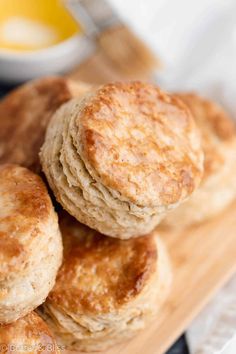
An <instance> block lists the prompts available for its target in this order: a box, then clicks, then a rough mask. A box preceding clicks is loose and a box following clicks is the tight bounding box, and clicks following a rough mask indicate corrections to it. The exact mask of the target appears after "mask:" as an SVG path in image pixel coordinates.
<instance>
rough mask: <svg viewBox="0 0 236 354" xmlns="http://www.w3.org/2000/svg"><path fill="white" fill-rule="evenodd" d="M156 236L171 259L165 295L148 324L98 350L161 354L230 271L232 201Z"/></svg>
mask: <svg viewBox="0 0 236 354" xmlns="http://www.w3.org/2000/svg"><path fill="white" fill-rule="evenodd" d="M160 235H161V237H162V239H163V240H164V242H165V243H166V245H167V247H168V250H169V252H170V256H171V260H172V266H173V273H174V276H173V286H172V291H171V294H170V295H169V298H168V300H167V302H166V303H165V305H164V306H163V307H162V309H161V311H160V312H159V316H158V317H157V319H156V322H155V323H154V324H153V325H152V326H150V327H149V328H147V329H146V330H145V331H143V332H142V333H140V334H139V335H138V336H137V337H136V338H134V339H133V340H131V341H129V342H127V343H124V344H122V345H120V346H117V347H114V348H111V349H110V350H108V351H106V352H104V354H140V353H145V354H163V353H165V351H166V350H168V349H169V347H170V346H171V345H172V344H173V342H174V341H175V340H176V339H177V338H178V337H179V335H181V333H182V332H183V331H184V330H186V328H187V327H188V325H189V324H190V323H191V321H192V320H193V319H194V317H195V316H196V315H197V314H198V313H199V311H200V310H201V309H202V308H203V307H204V305H206V304H207V302H208V301H209V300H210V299H211V298H212V297H213V295H214V294H215V293H216V291H217V290H218V289H219V288H220V287H221V286H222V285H223V284H224V283H225V282H226V281H227V280H228V279H229V278H230V277H231V276H232V275H233V274H234V272H236V203H234V204H233V205H232V206H230V207H229V208H228V209H227V210H226V211H225V212H224V213H223V214H221V215H219V216H218V217H217V218H215V219H214V220H211V221H209V222H207V223H204V224H201V225H199V226H195V227H191V228H188V229H186V230H183V231H178V232H174V231H170V230H169V231H168V230H163V229H162V230H160ZM70 353H71V352H70Z"/></svg>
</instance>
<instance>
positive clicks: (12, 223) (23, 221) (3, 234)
mask: <svg viewBox="0 0 236 354" xmlns="http://www.w3.org/2000/svg"><path fill="white" fill-rule="evenodd" d="M0 206H1V212H0V226H1V231H0V275H1V271H3V273H4V274H5V273H6V269H8V271H9V272H10V271H12V270H14V269H16V267H18V268H21V267H24V263H25V262H26V261H27V259H28V252H29V249H30V243H31V242H32V241H33V239H34V238H35V237H41V236H40V232H38V228H39V224H42V223H43V222H44V221H47V220H48V218H49V217H50V216H51V213H52V210H53V207H52V203H51V200H50V197H49V195H48V192H47V188H46V186H45V185H44V183H43V181H42V180H41V178H40V177H39V176H37V175H35V174H34V173H33V172H31V171H29V170H27V169H26V168H23V167H20V166H17V165H10V164H7V165H1V166H0ZM27 233H29V239H28V242H25V240H24V241H22V240H21V239H20V238H17V237H16V235H18V236H19V235H25V234H27Z"/></svg>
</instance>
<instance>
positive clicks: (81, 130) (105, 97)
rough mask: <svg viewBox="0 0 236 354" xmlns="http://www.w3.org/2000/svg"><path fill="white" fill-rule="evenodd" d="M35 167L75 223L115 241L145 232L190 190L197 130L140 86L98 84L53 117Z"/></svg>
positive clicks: (195, 174)
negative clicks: (38, 161)
mask: <svg viewBox="0 0 236 354" xmlns="http://www.w3.org/2000/svg"><path fill="white" fill-rule="evenodd" d="M41 163H42V167H43V171H44V173H45V175H46V177H47V180H48V182H49V185H50V187H51V188H52V190H53V192H54V194H55V196H56V198H57V200H58V202H59V203H61V204H62V206H63V208H64V209H66V210H67V211H68V212H69V213H70V214H71V215H73V216H74V217H75V218H76V219H77V220H78V221H80V222H82V223H84V224H86V225H87V226H89V227H91V228H93V229H96V230H98V231H99V232H101V233H103V234H105V235H108V236H113V237H117V238H124V239H127V238H130V237H135V236H140V235H144V234H147V233H149V232H150V231H151V230H153V229H154V227H155V226H156V225H157V224H158V223H159V222H160V220H161V219H162V218H163V216H164V215H165V214H166V212H167V210H168V209H170V208H174V207H176V206H177V205H178V204H180V203H181V202H183V201H184V200H185V199H186V198H188V197H189V195H191V193H192V192H193V191H194V190H195V189H196V188H197V186H198V184H199V182H200V180H201V175H202V170H203V154H202V150H201V146H200V139H199V134H198V130H197V128H196V126H195V123H194V121H193V119H192V116H191V113H190V112H189V110H188V109H187V107H186V106H185V105H184V104H183V103H181V101H180V100H178V99H176V98H175V97H172V96H170V95H168V94H166V93H164V92H162V91H161V90H159V89H158V88H156V87H155V86H152V85H149V84H144V83H141V82H131V83H114V84H107V85H104V86H102V87H100V88H98V89H97V90H94V92H90V93H87V94H86V95H85V96H84V97H83V98H82V99H74V100H72V101H70V102H68V103H67V104H65V105H63V106H62V107H61V108H60V109H59V110H58V111H57V112H56V113H55V115H54V116H53V118H52V120H51V122H50V124H49V127H48V129H47V134H46V138H45V143H44V145H43V147H42V150H41Z"/></svg>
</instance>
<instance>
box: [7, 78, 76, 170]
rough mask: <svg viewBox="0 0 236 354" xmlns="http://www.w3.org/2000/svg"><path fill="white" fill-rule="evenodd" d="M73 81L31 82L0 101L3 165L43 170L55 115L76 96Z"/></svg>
mask: <svg viewBox="0 0 236 354" xmlns="http://www.w3.org/2000/svg"><path fill="white" fill-rule="evenodd" d="M70 83H71V82H70V81H69V80H68V79H66V78H62V77H47V78H42V79H38V80H34V81H32V82H29V83H27V84H25V85H23V86H21V87H19V88H17V89H16V90H14V91H13V92H11V93H10V94H9V95H8V96H6V97H5V98H4V99H3V100H2V101H1V102H0V163H16V164H19V165H22V166H25V167H28V168H30V169H32V170H34V171H37V172H38V171H40V170H41V167H40V163H39V158H38V153H39V150H40V147H41V146H42V144H43V142H44V136H45V131H46V128H47V125H48V123H49V121H50V119H51V117H52V115H53V113H54V112H55V111H56V110H57V109H58V108H59V107H60V106H61V105H62V104H63V103H64V102H67V101H68V100H70V99H71V98H72V97H74V92H72V91H71V90H70Z"/></svg>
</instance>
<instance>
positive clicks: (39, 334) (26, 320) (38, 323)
mask: <svg viewBox="0 0 236 354" xmlns="http://www.w3.org/2000/svg"><path fill="white" fill-rule="evenodd" d="M0 353H1V354H9V353H21V354H36V353H45V354H46V353H52V354H59V353H60V351H59V349H58V347H57V344H56V341H55V339H54V337H53V336H52V333H51V331H50V330H49V328H48V326H47V325H46V323H45V322H44V321H43V320H42V319H41V318H40V317H39V316H38V315H37V314H36V313H35V312H31V313H30V314H28V315H27V316H25V317H23V318H21V319H19V320H17V321H16V322H13V323H11V324H6V325H0Z"/></svg>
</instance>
